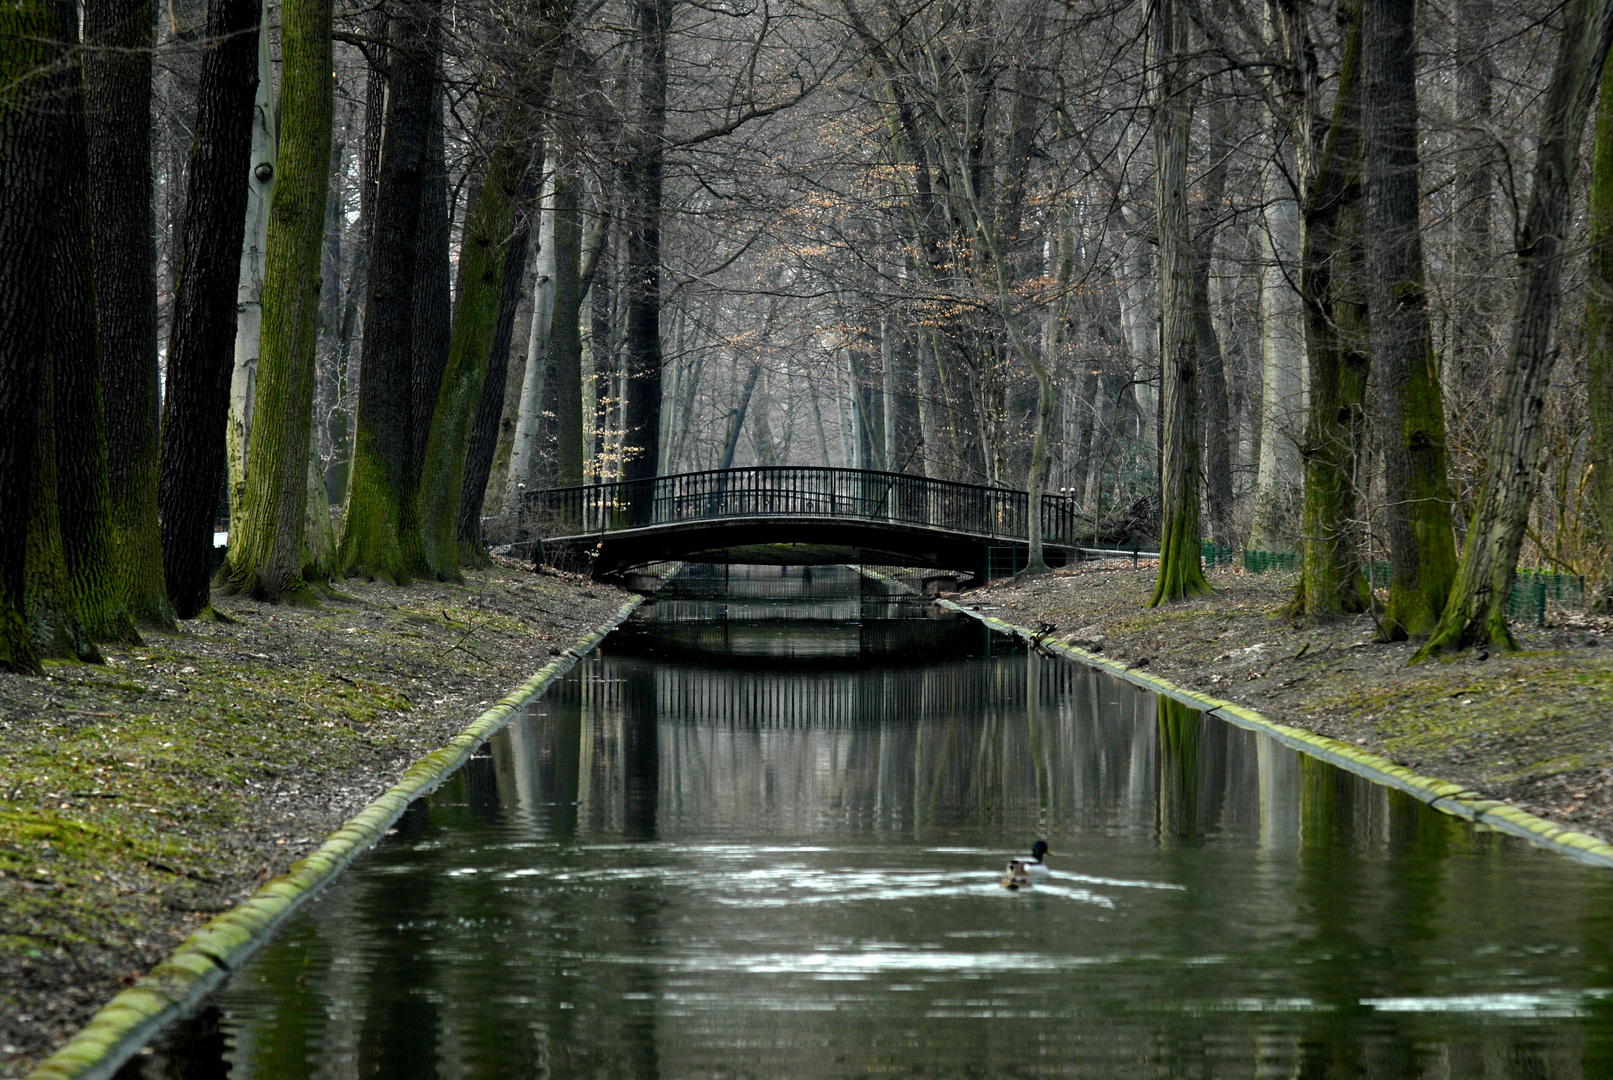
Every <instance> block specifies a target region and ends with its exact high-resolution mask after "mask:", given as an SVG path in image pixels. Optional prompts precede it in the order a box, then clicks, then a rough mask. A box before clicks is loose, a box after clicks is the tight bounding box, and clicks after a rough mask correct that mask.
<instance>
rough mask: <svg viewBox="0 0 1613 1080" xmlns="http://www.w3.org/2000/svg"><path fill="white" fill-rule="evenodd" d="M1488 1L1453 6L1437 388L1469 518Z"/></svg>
mask: <svg viewBox="0 0 1613 1080" xmlns="http://www.w3.org/2000/svg"><path fill="white" fill-rule="evenodd" d="M1494 18H1495V4H1494V0H1457V3H1456V105H1457V109H1458V116H1459V119H1460V122H1461V125H1462V127H1461V130H1460V132H1459V134H1458V136H1457V151H1456V173H1455V175H1454V176H1453V177H1452V188H1453V193H1454V194H1455V197H1456V207H1455V219H1456V220H1455V224H1456V251H1455V253H1454V254H1455V260H1454V261H1455V267H1454V269H1455V271H1456V276H1455V288H1454V289H1453V293H1454V296H1453V299H1454V301H1455V309H1456V310H1455V312H1454V315H1453V318H1452V319H1451V322H1450V346H1449V349H1450V352H1449V356H1448V358H1447V361H1446V370H1445V377H1444V384H1445V386H1446V388H1447V390H1446V394H1447V396H1448V398H1449V408H1450V419H1451V426H1452V428H1453V429H1454V430H1453V432H1452V434H1453V435H1454V436H1455V441H1456V445H1457V446H1458V447H1462V448H1467V449H1468V454H1466V455H1463V457H1464V459H1465V460H1464V461H1462V462H1461V463H1460V464H1459V466H1458V474H1457V477H1456V491H1455V496H1456V505H1457V507H1458V508H1459V510H1460V511H1462V512H1464V514H1465V512H1468V511H1471V509H1472V503H1473V499H1474V497H1475V496H1476V495H1477V492H1476V491H1475V490H1473V488H1474V487H1475V486H1476V485H1475V484H1474V482H1473V481H1475V480H1476V479H1477V478H1476V477H1473V476H1471V475H1470V471H1471V470H1473V467H1474V466H1476V464H1477V461H1476V459H1477V457H1478V451H1479V450H1480V449H1481V448H1482V447H1483V446H1484V436H1485V432H1486V430H1487V429H1488V427H1489V419H1490V415H1489V413H1490V410H1489V401H1488V400H1487V398H1488V392H1487V391H1488V387H1487V385H1486V383H1487V376H1488V375H1489V374H1490V371H1491V370H1492V369H1491V366H1490V365H1491V360H1490V357H1491V353H1492V351H1493V349H1492V344H1491V341H1492V333H1493V330H1494V323H1495V321H1496V315H1497V314H1498V313H1497V312H1496V311H1495V307H1496V295H1495V294H1496V288H1495V274H1494V272H1493V270H1492V267H1491V262H1492V259H1493V252H1492V246H1493V244H1492V241H1491V236H1490V233H1491V227H1490V226H1491V220H1492V218H1493V217H1494V213H1495V205H1494V204H1495V175H1496V169H1497V165H1498V164H1499V161H1498V159H1497V153H1496V146H1495V136H1494V135H1493V134H1492V132H1491V129H1490V121H1491V113H1492V111H1493V106H1494V100H1495V91H1494V84H1495V61H1494V59H1493V58H1492V57H1491V55H1490V45H1489V37H1490V34H1491V24H1492V23H1493V22H1494Z"/></svg>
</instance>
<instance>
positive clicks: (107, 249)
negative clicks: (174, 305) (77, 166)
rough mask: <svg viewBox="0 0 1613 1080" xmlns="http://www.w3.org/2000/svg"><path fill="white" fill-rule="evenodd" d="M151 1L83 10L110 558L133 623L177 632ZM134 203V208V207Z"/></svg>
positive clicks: (101, 1)
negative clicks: (165, 553) (161, 451)
mask: <svg viewBox="0 0 1613 1080" xmlns="http://www.w3.org/2000/svg"><path fill="white" fill-rule="evenodd" d="M151 16H152V13H151V2H150V0H90V2H89V3H86V4H85V6H84V38H85V43H86V44H87V45H88V46H89V48H88V49H87V50H86V51H85V54H84V82H85V90H86V93H87V94H88V96H89V99H90V100H92V101H94V102H96V107H95V108H93V109H90V110H89V112H88V117H87V118H88V121H89V136H90V206H91V211H92V215H93V220H94V231H95V237H94V245H95V258H96V290H95V307H96V322H97V324H98V326H99V331H100V347H101V401H102V405H103V411H104V413H105V416H106V443H107V468H108V475H107V480H108V488H109V490H110V493H111V499H112V528H113V541H112V543H113V547H114V548H115V550H116V551H117V553H118V555H117V560H116V565H117V569H118V571H119V575H120V577H121V588H122V594H123V602H124V604H125V605H126V606H127V608H128V611H129V614H130V615H131V616H133V618H134V619H135V621H136V622H139V623H142V624H145V625H149V626H154V627H157V628H159V629H163V630H172V629H173V628H174V609H173V605H172V604H170V603H169V602H168V590H167V588H166V587H165V585H164V583H163V570H162V535H161V532H160V531H159V526H158V523H157V444H158V435H157V409H158V406H157V398H158V394H157V380H158V373H157V270H156V258H157V256H156V249H155V247H154V246H153V243H152V232H153V229H154V227H155V226H154V222H153V219H152V206H151V121H150V114H151V75H152V72H151V43H152V17H151ZM131 193H132V194H133V197H132V198H131Z"/></svg>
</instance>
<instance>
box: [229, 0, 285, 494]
mask: <svg viewBox="0 0 1613 1080" xmlns="http://www.w3.org/2000/svg"><path fill="white" fill-rule="evenodd" d="M268 20H269V10H268V7H267V5H265V6H264V9H263V17H262V18H261V19H260V20H259V23H258V89H257V94H256V96H255V97H254V99H253V105H252V152H251V156H250V158H249V161H250V165H249V167H248V168H247V171H246V179H245V182H246V229H245V231H244V233H243V234H242V238H241V272H240V275H239V279H238V280H237V282H236V298H235V311H236V315H235V364H234V370H233V371H232V372H231V374H230V415H229V420H228V422H227V423H226V424H225V428H224V453H225V456H226V457H227V459H228V462H229V474H230V475H229V493H230V506H231V507H232V508H233V510H234V511H238V510H239V509H240V507H241V506H243V505H244V504H245V503H246V467H247V460H246V452H247V443H248V440H250V438H251V437H252V403H253V398H254V397H255V396H256V394H257V382H258V357H259V355H260V354H261V353H262V351H263V272H264V259H265V257H266V253H267V246H268V239H269V202H270V200H272V199H273V198H274V172H275V161H276V157H277V147H276V140H275V124H274V68H273V67H272V66H271V65H270V63H269V23H268Z"/></svg>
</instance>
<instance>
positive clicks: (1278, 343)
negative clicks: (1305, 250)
mask: <svg viewBox="0 0 1613 1080" xmlns="http://www.w3.org/2000/svg"><path fill="white" fill-rule="evenodd" d="M1266 126H1267V130H1268V132H1269V133H1270V143H1269V150H1270V152H1271V155H1272V159H1271V160H1270V161H1268V162H1267V163H1266V167H1265V170H1264V182H1263V186H1264V188H1265V193H1264V198H1265V226H1266V227H1265V230H1264V233H1263V236H1262V241H1263V252H1262V255H1263V259H1264V262H1265V267H1264V270H1263V272H1262V277H1261V283H1260V337H1261V345H1262V359H1263V364H1262V378H1261V395H1260V398H1261V400H1260V416H1261V420H1260V465H1259V469H1258V471H1257V473H1256V477H1255V505H1254V520H1253V522H1252V523H1251V525H1250V530H1249V546H1250V547H1251V548H1254V549H1256V550H1260V551H1291V550H1293V548H1294V546H1295V541H1296V540H1297V537H1296V536H1295V525H1296V521H1295V518H1296V516H1297V513H1298V510H1299V506H1300V481H1301V466H1302V462H1301V459H1300V454H1299V440H1300V439H1301V438H1302V436H1303V432H1304V423H1305V421H1304V416H1305V389H1304V385H1305V384H1304V377H1305V375H1304V370H1303V369H1304V363H1305V354H1304V346H1305V342H1304V327H1303V323H1301V322H1300V318H1299V316H1300V308H1299V298H1298V296H1297V295H1296V294H1295V292H1294V288H1293V286H1292V284H1291V283H1290V282H1291V278H1292V276H1293V273H1294V268H1295V266H1296V265H1297V263H1298V261H1299V260H1298V256H1299V207H1298V204H1297V203H1296V202H1295V200H1294V195H1293V192H1292V190H1291V189H1290V187H1289V182H1288V179H1287V173H1288V170H1287V169H1284V168H1282V167H1281V166H1280V165H1279V161H1280V160H1281V157H1280V155H1281V154H1282V144H1281V140H1280V138H1279V137H1278V134H1277V132H1278V124H1276V123H1275V122H1272V121H1268V122H1267V125H1266Z"/></svg>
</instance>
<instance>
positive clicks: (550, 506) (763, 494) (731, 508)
mask: <svg viewBox="0 0 1613 1080" xmlns="http://www.w3.org/2000/svg"><path fill="white" fill-rule="evenodd" d="M529 500H530V502H529V511H535V512H536V516H537V517H538V518H539V520H538V521H537V522H535V524H537V525H538V526H539V529H540V530H541V531H542V533H543V535H545V536H546V537H553V538H561V537H587V536H599V535H602V534H604V533H609V532H617V531H620V530H623V529H635V528H642V527H645V526H650V525H674V524H679V523H683V522H696V521H720V520H723V519H729V518H758V517H794V518H801V517H828V518H839V519H856V520H860V521H881V522H890V523H892V524H897V525H913V526H920V527H924V528H930V529H940V530H944V531H946V532H954V533H968V534H971V535H974V536H982V537H991V538H997V539H1002V540H1009V541H1013V540H1021V541H1022V540H1026V539H1028V535H1029V530H1028V521H1027V517H1028V514H1027V507H1028V505H1029V496H1028V495H1027V494H1026V493H1025V492H1023V491H1014V490H1011V489H1009V488H995V487H985V486H982V485H979V484H960V483H955V482H953V481H950V480H931V479H929V478H927V477H923V476H909V475H907V474H905V473H887V472H871V471H868V470H863V469H834V468H806V467H799V466H793V465H779V466H758V467H755V468H749V469H714V470H711V471H708V472H697V473H680V474H679V475H677V476H658V477H656V478H654V479H652V480H627V481H617V482H613V483H609V484H591V485H588V486H586V487H571V488H556V489H554V490H550V491H540V492H534V493H533V494H532V495H531V496H529ZM1091 531H1092V525H1091V522H1090V521H1089V520H1088V519H1087V518H1086V517H1085V516H1083V515H1082V514H1080V513H1079V511H1078V510H1077V509H1076V505H1075V500H1073V499H1070V498H1067V497H1065V496H1062V495H1044V496H1043V497H1042V537H1043V540H1044V541H1045V542H1046V543H1049V544H1063V545H1071V544H1078V543H1081V542H1082V540H1083V537H1085V538H1088V539H1090V534H1091Z"/></svg>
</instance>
